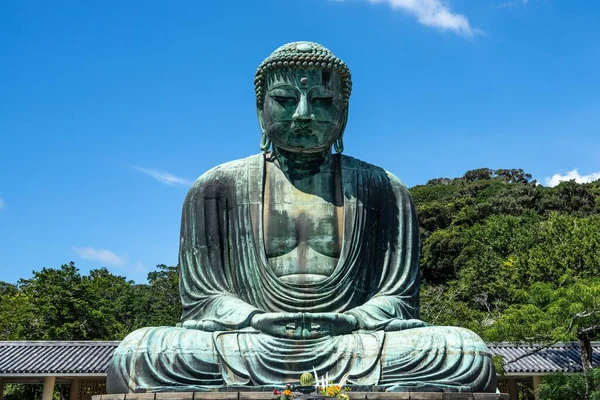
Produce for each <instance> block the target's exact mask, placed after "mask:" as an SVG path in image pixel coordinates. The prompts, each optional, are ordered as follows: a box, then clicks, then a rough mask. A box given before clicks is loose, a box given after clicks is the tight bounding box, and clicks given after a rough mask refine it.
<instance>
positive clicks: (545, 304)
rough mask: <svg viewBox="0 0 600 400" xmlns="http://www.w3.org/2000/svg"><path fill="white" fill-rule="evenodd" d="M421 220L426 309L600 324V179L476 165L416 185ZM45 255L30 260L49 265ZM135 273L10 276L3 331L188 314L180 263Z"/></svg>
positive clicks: (31, 334) (505, 328) (1, 293)
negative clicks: (556, 179)
mask: <svg viewBox="0 0 600 400" xmlns="http://www.w3.org/2000/svg"><path fill="white" fill-rule="evenodd" d="M410 191H411V192H412V194H413V197H414V199H415V203H416V205H417V209H418V213H419V220H420V225H421V250H422V252H421V254H422V256H421V270H422V294H421V303H422V306H421V313H422V319H423V320H425V321H427V322H430V323H432V324H436V325H456V326H464V327H467V328H470V329H472V330H474V331H476V332H477V333H479V334H480V335H481V336H482V337H483V338H484V339H485V340H486V341H504V340H510V341H536V342H551V341H557V340H580V341H581V342H582V344H584V346H585V343H586V342H589V340H593V339H594V338H596V337H598V334H599V333H600V314H599V313H600V305H599V303H600V181H596V182H593V183H588V184H578V183H575V182H563V183H561V184H560V185H558V186H556V187H553V188H549V187H543V186H541V185H538V184H537V183H536V182H535V181H533V180H532V179H531V175H529V174H527V173H525V172H524V171H522V170H495V171H494V170H490V169H486V168H482V169H478V170H473V171H468V172H467V173H466V174H465V175H464V176H463V177H460V178H455V179H449V178H439V179H433V180H431V181H429V182H427V184H426V185H421V186H416V187H413V188H411V189H410ZM37 267H38V266H22V268H37ZM148 278H149V283H148V284H144V285H134V284H133V283H132V282H130V281H127V280H126V279H125V278H123V277H119V276H116V275H113V274H111V273H110V272H109V271H108V270H106V269H104V268H102V269H97V270H93V271H91V272H90V273H89V275H81V274H80V273H79V271H78V270H77V268H76V267H75V266H74V265H73V263H70V264H67V265H63V266H62V267H60V268H57V269H53V268H43V269H38V270H37V271H36V272H35V273H34V275H33V277H32V278H30V279H23V280H21V281H19V282H18V284H16V285H12V284H8V283H3V282H0V321H2V324H0V340H18V339H49V340H58V339H64V340H74V339H87V340H94V339H121V338H123V337H124V335H125V334H127V333H128V332H131V331H132V330H134V329H136V328H138V327H142V326H156V325H174V324H175V323H176V322H177V321H178V318H179V315H180V312H181V311H180V305H179V297H178V290H177V272H176V267H168V266H165V265H159V266H158V267H157V270H156V271H154V272H151V273H150V274H149V276H148Z"/></svg>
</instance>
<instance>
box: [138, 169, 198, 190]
mask: <svg viewBox="0 0 600 400" xmlns="http://www.w3.org/2000/svg"><path fill="white" fill-rule="evenodd" d="M131 168H133V169H135V170H137V171H140V172H143V173H144V174H146V175H150V176H151V177H152V178H154V179H156V180H157V181H159V182H162V183H164V184H167V185H170V186H175V185H191V183H192V182H190V181H188V180H187V179H185V178H181V177H179V176H176V175H173V174H171V173H169V172H165V171H158V170H156V169H151V168H143V167H136V166H133V167H131Z"/></svg>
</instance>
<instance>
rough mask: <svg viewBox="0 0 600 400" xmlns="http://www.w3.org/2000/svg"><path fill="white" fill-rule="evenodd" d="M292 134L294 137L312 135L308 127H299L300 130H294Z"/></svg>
mask: <svg viewBox="0 0 600 400" xmlns="http://www.w3.org/2000/svg"><path fill="white" fill-rule="evenodd" d="M293 132H294V134H296V135H309V134H311V133H312V129H311V128H309V127H307V126H303V127H300V128H295V129H294V130H293Z"/></svg>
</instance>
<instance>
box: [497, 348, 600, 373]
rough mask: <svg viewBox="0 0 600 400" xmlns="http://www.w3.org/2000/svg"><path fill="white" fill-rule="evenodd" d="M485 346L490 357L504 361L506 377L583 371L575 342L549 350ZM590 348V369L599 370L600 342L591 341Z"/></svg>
mask: <svg viewBox="0 0 600 400" xmlns="http://www.w3.org/2000/svg"><path fill="white" fill-rule="evenodd" d="M487 345H488V348H489V349H490V352H491V353H492V354H493V355H498V356H502V357H503V358H504V369H505V371H506V373H507V374H508V375H519V374H528V373H533V374H542V373H552V372H581V371H582V368H581V358H580V350H579V343H577V342H571V343H557V344H555V345H552V346H550V347H544V346H540V345H532V344H531V345H527V344H512V343H488V344H487ZM592 349H593V356H592V362H593V366H594V367H600V342H592ZM513 360H515V361H513Z"/></svg>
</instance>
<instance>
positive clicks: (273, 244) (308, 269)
mask: <svg viewBox="0 0 600 400" xmlns="http://www.w3.org/2000/svg"><path fill="white" fill-rule="evenodd" d="M268 172H269V171H268ZM330 178H331V176H328V175H327V174H324V175H323V177H322V181H319V182H316V186H317V187H319V188H321V189H322V190H316V191H312V192H310V191H303V190H301V189H299V188H298V187H296V186H294V185H292V184H290V183H289V181H288V180H287V179H286V178H285V177H284V176H282V174H281V173H280V172H279V173H278V172H277V171H272V173H271V174H269V173H268V174H267V181H266V182H265V183H266V185H265V193H264V194H265V198H264V205H263V207H264V209H263V233H264V240H265V243H264V244H265V250H266V253H267V257H268V259H269V264H270V265H271V267H272V268H273V270H274V272H275V274H276V275H277V276H279V277H284V276H290V279H293V278H292V277H293V276H296V275H303V276H304V279H305V278H306V277H307V276H313V278H314V279H313V280H318V279H317V278H316V277H317V276H321V277H326V276H329V275H330V274H331V273H332V272H333V270H334V269H335V266H336V265H337V261H338V259H339V256H340V251H341V243H342V228H343V214H344V212H343V207H342V205H341V204H339V203H338V202H336V201H335V198H336V194H335V190H336V189H335V186H334V185H330V183H332V182H333V180H332V179H330ZM328 191H331V192H330V193H327V192H328Z"/></svg>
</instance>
